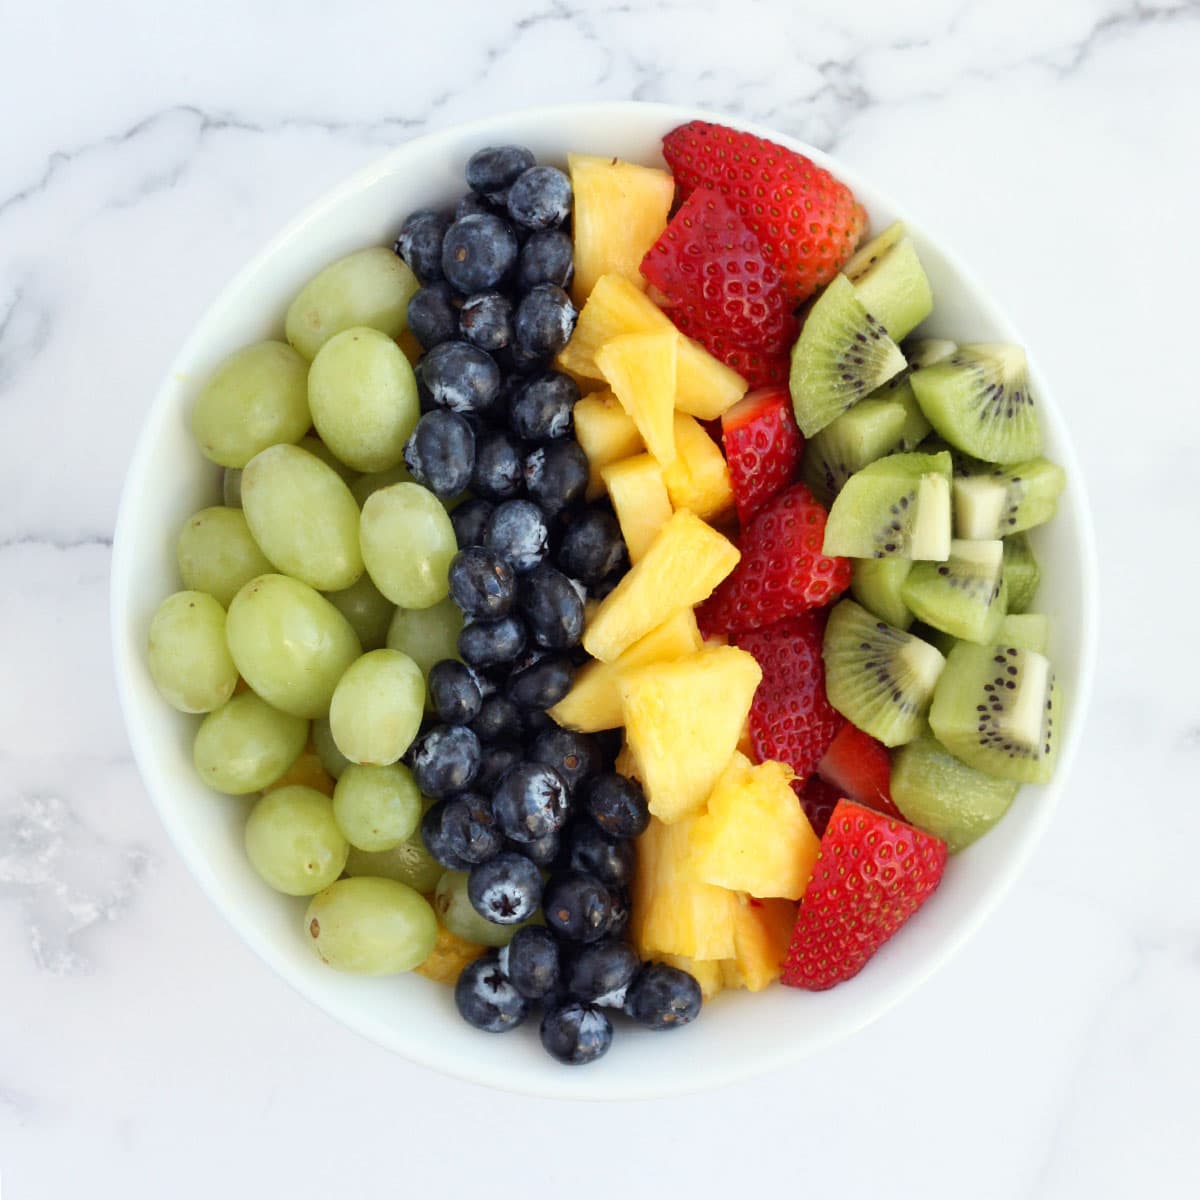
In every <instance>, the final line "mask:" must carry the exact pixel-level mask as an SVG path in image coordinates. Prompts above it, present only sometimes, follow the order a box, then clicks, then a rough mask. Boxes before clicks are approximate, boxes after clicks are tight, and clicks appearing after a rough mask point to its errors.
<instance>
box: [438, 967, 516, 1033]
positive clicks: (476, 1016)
mask: <svg viewBox="0 0 1200 1200" xmlns="http://www.w3.org/2000/svg"><path fill="white" fill-rule="evenodd" d="M454 1003H455V1004H456V1005H457V1006H458V1011H459V1014H460V1015H461V1016H462V1019H463V1020H464V1021H466V1023H467V1024H468V1025H473V1026H474V1027H475V1028H476V1029H482V1030H484V1031H485V1032H486V1033H506V1032H507V1031H508V1030H510V1029H516V1027H517V1026H518V1025H520V1024H521V1022H522V1021H524V1020H525V1018H526V1017H527V1016H528V1015H529V1001H528V1000H526V999H525V997H524V996H522V995H521V993H520V992H518V991H517V989H516V988H515V987H513V985H512V984H511V983H509V981H508V980H507V979H506V978H505V976H504V972H503V971H501V970H500V963H499V960H498V958H497V956H496V955H495V954H485V955H484V956H483V957H482V958H477V959H476V960H475V961H474V962H472V963H468V964H467V965H466V966H465V967H463V969H462V971H461V972H460V973H459V976H458V982H457V983H456V984H455V985H454Z"/></svg>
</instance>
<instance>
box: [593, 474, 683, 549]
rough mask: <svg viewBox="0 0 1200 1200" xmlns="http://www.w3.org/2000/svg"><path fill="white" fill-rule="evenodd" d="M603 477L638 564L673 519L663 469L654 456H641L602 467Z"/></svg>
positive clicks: (626, 543) (627, 541)
mask: <svg viewBox="0 0 1200 1200" xmlns="http://www.w3.org/2000/svg"><path fill="white" fill-rule="evenodd" d="M600 476H601V478H602V479H603V481H604V486H605V487H606V488H607V489H608V498H609V499H610V500H611V501H612V506H613V510H614V511H615V512H616V514H617V521H618V522H619V523H620V525H621V536H622V537H623V538H624V539H625V548H626V549H627V550H628V551H629V561H630V562H631V563H635V562H638V561H640V560H641V559H642V558H644V557H645V555H646V551H647V550H649V549H650V546H651V543H652V542H653V541H654V539H655V538H656V537H657V536H658V531H659V530H660V529H661V528H662V527H663V526H664V525H665V524H666V523H667V522H668V521H669V520H670V519H671V497H670V496H668V495H667V485H666V481H665V480H664V479H663V469H662V467H660V466H659V465H658V463H657V462H656V461H655V459H654V456H653V455H650V454H638V455H635V456H634V457H633V458H623V459H621V460H620V461H619V462H614V463H609V464H608V466H606V467H601V468H600Z"/></svg>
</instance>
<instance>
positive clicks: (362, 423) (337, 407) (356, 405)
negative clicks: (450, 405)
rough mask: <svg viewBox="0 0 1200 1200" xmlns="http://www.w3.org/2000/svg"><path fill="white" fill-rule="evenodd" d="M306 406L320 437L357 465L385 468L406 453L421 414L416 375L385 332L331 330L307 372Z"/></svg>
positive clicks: (397, 461) (350, 463)
mask: <svg viewBox="0 0 1200 1200" xmlns="http://www.w3.org/2000/svg"><path fill="white" fill-rule="evenodd" d="M308 406H309V408H310V409H311V411H312V418H313V424H314V425H315V426H316V427H317V432H318V433H319V434H320V435H321V439H322V441H323V442H324V443H325V444H326V445H327V446H329V448H330V449H331V450H332V451H333V452H334V453H335V454H336V455H337V456H338V458H340V459H341V460H342V461H343V462H345V463H348V464H349V465H350V466H352V467H353V468H354V469H355V470H356V471H386V470H388V469H389V468H391V467H394V466H395V465H396V464H397V463H399V462H400V461H401V459H402V458H403V457H404V444H405V443H406V442H407V441H408V438H409V435H410V434H411V433H412V431H413V429H414V428H415V426H416V424H417V420H418V418H419V417H420V415H421V410H420V403H419V401H418V400H417V380H416V376H414V375H413V369H412V366H411V365H410V364H409V361H408V359H407V358H405V357H404V351H403V350H401V349H400V347H399V346H397V345H396V343H395V342H394V341H393V340H392V339H391V338H390V337H388V336H387V334H385V333H380V332H379V331H378V330H377V329H367V328H365V327H362V326H358V327H356V328H354V329H346V330H343V331H342V332H341V333H339V334H335V335H334V336H333V337H331V338H330V339H329V341H327V342H326V343H325V345H323V346H322V347H321V349H320V351H318V353H317V357H316V358H314V359H313V364H312V367H311V368H310V369H309V372H308Z"/></svg>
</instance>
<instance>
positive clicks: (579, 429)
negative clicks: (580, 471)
mask: <svg viewBox="0 0 1200 1200" xmlns="http://www.w3.org/2000/svg"><path fill="white" fill-rule="evenodd" d="M575 440H576V441H577V442H578V443H579V445H580V446H581V447H582V448H583V452H584V454H586V455H587V460H588V465H589V466H590V467H591V474H590V476H589V477H588V490H587V497H588V499H589V500H594V499H595V498H596V497H597V496H599V495H601V494H602V493H603V491H604V480H603V479H602V478H601V476H600V468H601V467H606V466H607V465H608V464H609V463H611V462H616V461H617V460H618V459H622V458H628V457H629V456H630V455H631V454H637V453H639V452H640V451H641V450H644V449H645V444H644V443H643V442H642V435H641V434H640V433H638V427H637V426H636V425H635V424H634V423H633V419H632V418H631V417H630V416H629V414H628V413H627V412H626V411H625V410H624V409H623V408H622V407H621V403H620V401H619V400H618V399H617V398H616V396H614V395H613V394H612V392H611V391H609V390H607V389H606V390H605V391H602V392H596V393H594V394H593V395H591V396H584V397H583V398H582V399H580V400H578V401H576V403H575Z"/></svg>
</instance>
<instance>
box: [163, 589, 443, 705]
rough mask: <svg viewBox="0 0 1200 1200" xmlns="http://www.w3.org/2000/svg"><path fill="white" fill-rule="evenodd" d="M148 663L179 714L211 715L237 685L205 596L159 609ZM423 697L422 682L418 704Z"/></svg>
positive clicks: (219, 616) (214, 606) (220, 614)
mask: <svg viewBox="0 0 1200 1200" xmlns="http://www.w3.org/2000/svg"><path fill="white" fill-rule="evenodd" d="M147 661H148V663H149V666H150V676H151V678H152V679H153V680H154V683H155V686H156V687H157V688H158V690H159V691H160V692H161V693H162V695H163V699H164V700H166V702H167V703H168V704H169V705H170V706H171V707H172V708H177V709H179V711H180V712H186V713H206V712H212V710H213V709H214V708H220V707H221V705H222V704H224V703H225V701H226V700H228V699H229V697H230V696H232V695H233V689H234V688H235V687H237V681H238V672H237V667H235V666H234V665H233V659H232V658H231V657H230V655H229V649H228V647H227V646H226V645H225V610H224V609H223V608H222V607H221V606H220V604H218V603H217V601H216V600H214V599H213V598H212V597H211V596H209V595H206V594H205V593H204V592H194V591H193V592H176V593H175V594H174V595H173V596H168V597H167V598H166V599H165V600H164V601H163V602H162V604H160V605H159V607H158V612H156V613H155V614H154V619H153V620H152V621H151V622H150V636H149V639H148V646H147ZM413 669H414V670H416V668H415V667H414V668H413ZM424 696H425V691H424V684H422V690H421V700H422V702H423V701H424Z"/></svg>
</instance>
